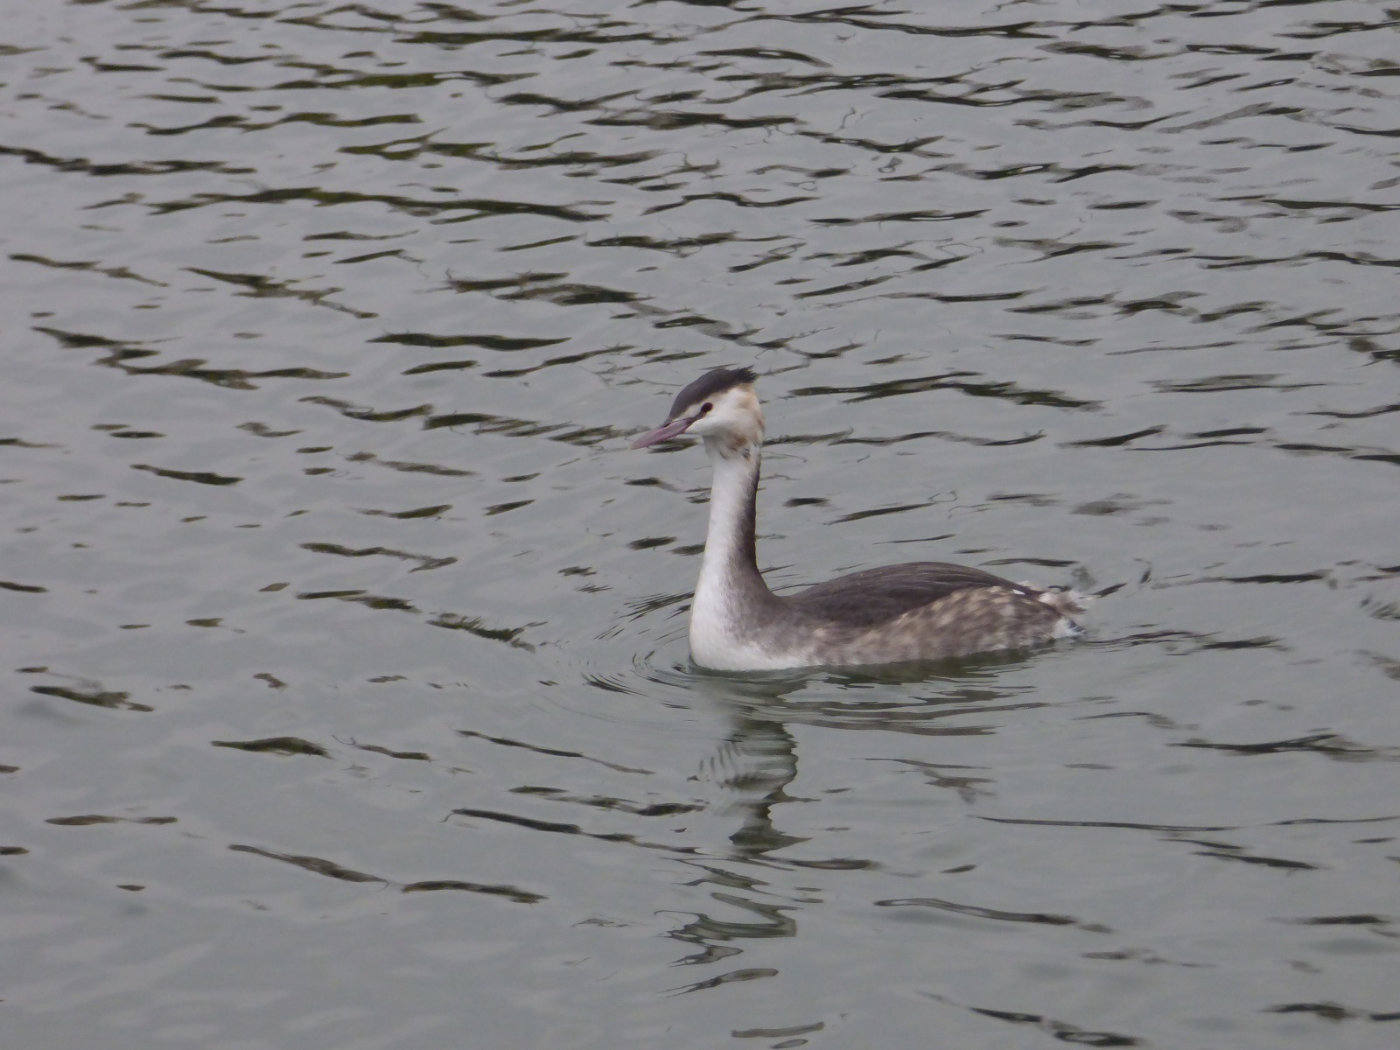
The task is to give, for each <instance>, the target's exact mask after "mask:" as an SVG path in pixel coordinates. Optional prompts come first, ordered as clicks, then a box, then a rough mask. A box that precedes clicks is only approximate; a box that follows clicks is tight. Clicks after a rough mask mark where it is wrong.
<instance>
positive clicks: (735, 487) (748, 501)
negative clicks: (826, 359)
mask: <svg viewBox="0 0 1400 1050" xmlns="http://www.w3.org/2000/svg"><path fill="white" fill-rule="evenodd" d="M756 379H757V377H756V376H755V375H754V373H753V372H752V371H751V370H749V369H747V368H735V369H730V368H716V369H714V370H713V371H710V372H707V373H706V374H705V375H703V376H701V377H700V378H699V379H697V380H695V382H693V383H691V384H690V385H689V386H687V387H686V388H685V389H684V390H682V391H681V392H680V394H679V395H678V396H677V397H676V400H675V401H674V403H673V404H672V405H671V411H670V412H669V413H668V414H667V416H666V421H665V422H664V423H663V424H662V425H661V426H659V427H657V428H656V429H655V430H652V431H650V432H648V433H646V434H643V435H642V436H641V437H639V438H637V440H636V441H634V442H633V443H632V447H633V448H644V447H646V446H647V445H654V444H656V443H657V442H660V441H664V440H666V439H667V438H673V437H678V436H679V435H681V434H685V433H691V434H697V435H699V436H700V437H702V438H703V439H704V442H705V452H706V453H707V454H708V455H709V457H710V462H711V463H712V464H713V465H714V479H713V482H712V483H711V488H710V523H709V531H708V532H707V534H706V536H705V554H704V558H703V559H702V561H701V566H700V580H699V582H698V583H697V584H696V586H695V600H694V602H693V603H692V605H691V610H690V652H691V657H692V658H693V659H694V661H695V663H696V664H698V665H700V666H701V667H707V668H711V669H714V670H720V671H759V670H779V669H784V668H797V667H817V666H826V667H854V666H871V665H877V664H892V663H905V662H916V661H927V660H940V659H947V658H950V657H958V656H969V655H972V654H974V653H985V652H993V651H997V650H1006V649H1021V648H1025V647H1028V646H1031V645H1037V644H1040V643H1043V642H1048V641H1051V640H1052V639H1054V638H1060V637H1065V636H1067V635H1072V634H1076V633H1078V632H1079V627H1078V625H1077V624H1075V622H1074V621H1073V620H1072V619H1071V618H1070V617H1071V615H1072V614H1074V613H1077V612H1079V611H1081V609H1080V606H1079V604H1078V602H1077V601H1076V600H1075V597H1074V596H1072V595H1070V594H1068V593H1060V592H1054V591H1043V590H1040V589H1038V588H1036V587H1031V586H1028V585H1027V584H1023V583H1012V582H1011V581H1010V580H1005V579H1002V578H1001V577H1000V576H994V575H992V574H991V573H989V572H983V571H982V570H981V569H972V568H967V567H965V566H962V565H950V564H947V563H946V562H908V563H906V564H903V565H887V566H884V567H882V568H878V569H866V570H864V571H862V572H854V573H851V574H850V575H848V576H840V577H838V578H836V579H834V580H828V581H827V582H825V583H819V584H816V585H814V586H811V587H808V588H806V589H804V590H801V591H798V592H796V593H794V594H791V595H777V594H774V593H773V592H772V591H770V590H769V589H768V585H767V584H766V583H765V582H764V580H763V575H762V574H761V573H760V572H759V571H758V561H757V557H756V554H755V550H754V535H755V515H756V506H755V505H756V501H757V495H758V476H759V461H760V459H761V450H762V446H763V409H762V407H761V406H760V405H759V402H758V395H757V394H756V393H755V391H754V383H755V381H756Z"/></svg>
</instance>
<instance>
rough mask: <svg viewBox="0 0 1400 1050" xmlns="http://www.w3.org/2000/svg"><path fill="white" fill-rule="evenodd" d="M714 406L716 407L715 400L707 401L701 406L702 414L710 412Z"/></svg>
mask: <svg viewBox="0 0 1400 1050" xmlns="http://www.w3.org/2000/svg"><path fill="white" fill-rule="evenodd" d="M714 407H715V406H714V404H713V402H710V401H706V402H705V403H704V404H703V405H701V406H700V414H701V415H702V416H703V415H704V414H705V413H706V412H708V411H709V410H710V409H712V408H714Z"/></svg>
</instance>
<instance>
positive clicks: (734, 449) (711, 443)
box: [632, 368, 763, 459]
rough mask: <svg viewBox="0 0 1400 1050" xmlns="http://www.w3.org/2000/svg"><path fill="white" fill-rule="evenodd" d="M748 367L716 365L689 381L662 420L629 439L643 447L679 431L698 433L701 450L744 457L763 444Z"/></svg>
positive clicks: (760, 417)
mask: <svg viewBox="0 0 1400 1050" xmlns="http://www.w3.org/2000/svg"><path fill="white" fill-rule="evenodd" d="M757 379H758V377H757V376H756V375H754V373H753V370H752V369H748V368H716V369H714V370H713V371H710V372H706V373H705V374H704V375H703V376H701V377H700V378H699V379H697V380H695V382H693V383H691V384H690V385H689V386H687V387H686V388H685V389H684V390H682V391H681V392H680V393H679V394H677V395H676V400H675V401H673V402H672V403H671V411H670V412H669V413H668V414H667V416H666V421H665V422H664V423H662V424H661V426H659V427H657V428H656V429H655V430H652V431H649V432H647V433H645V434H643V435H642V436H641V437H639V438H637V440H636V441H634V442H632V447H633V448H645V447H646V446H648V445H655V444H656V443H657V442H659V441H665V440H666V439H667V438H673V437H679V436H680V435H681V434H685V433H691V434H698V435H699V436H700V437H703V438H704V439H705V449H706V451H707V452H709V453H710V454H711V455H718V456H720V457H722V458H724V459H730V458H732V457H734V456H747V455H749V450H750V449H753V448H756V447H757V446H758V445H760V444H762V443H763V409H762V408H761V407H760V406H759V403H758V394H757V393H755V392H754V383H755V382H756V381H757Z"/></svg>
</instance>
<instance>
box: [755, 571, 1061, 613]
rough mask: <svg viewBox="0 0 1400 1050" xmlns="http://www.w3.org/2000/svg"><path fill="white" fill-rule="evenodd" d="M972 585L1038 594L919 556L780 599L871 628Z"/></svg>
mask: <svg viewBox="0 0 1400 1050" xmlns="http://www.w3.org/2000/svg"><path fill="white" fill-rule="evenodd" d="M977 587H1007V588H1010V589H1011V590H1013V591H1016V592H1018V593H1020V594H1024V595H1027V596H1028V597H1034V596H1035V595H1036V594H1038V593H1039V592H1038V591H1036V590H1035V589H1034V588H1030V587H1024V586H1022V585H1021V584H1019V583H1012V582H1011V581H1010V580H1007V579H1003V578H1002V577H1000V576H996V575H993V574H992V573H990V572H983V571H982V570H981V569H970V568H968V567H967V566H965V565H952V564H949V563H948V562H938V561H919V562H908V563H906V564H903V565H885V566H882V567H880V568H878V569H865V570H864V571H862V572H853V573H851V574H849V575H847V576H838V577H837V578H836V579H834V580H827V581H826V582H825V583H818V584H814V585H813V586H811V587H808V588H806V589H805V590H801V591H798V592H797V593H796V594H792V595H787V596H785V597H784V599H783V600H784V601H785V602H786V603H789V604H790V607H791V608H793V609H795V610H797V611H798V612H800V613H802V614H804V615H808V616H813V617H816V618H819V619H822V620H827V621H834V622H836V623H840V624H844V625H845V626H848V627H873V626H874V625H876V624H879V623H885V622H886V621H889V620H893V619H895V618H896V617H898V616H902V615H903V614H904V613H907V612H909V611H910V610H911V609H917V608H919V607H920V606H924V605H930V604H932V603H933V602H936V601H938V600H939V599H940V598H946V597H947V596H948V595H950V594H953V593H955V592H957V591H965V590H969V589H972V588H977Z"/></svg>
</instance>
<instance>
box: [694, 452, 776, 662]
mask: <svg viewBox="0 0 1400 1050" xmlns="http://www.w3.org/2000/svg"><path fill="white" fill-rule="evenodd" d="M705 451H706V452H707V453H708V454H709V457H710V462H711V463H712V464H713V465H714V480H713V481H712V482H711V485H710V524H709V529H708V531H707V532H706V534H705V555H704V558H703V559H702V560H701V564H700V580H699V582H698V583H696V585H695V600H694V602H693V603H692V605H691V607H690V649H691V653H692V655H694V656H695V658H696V659H697V660H698V661H699V662H700V663H702V664H704V665H705V666H707V667H717V668H723V667H725V666H728V665H729V664H730V662H731V661H732V660H733V659H734V657H735V656H736V655H737V654H738V653H739V652H740V651H741V650H744V649H746V648H747V644H746V642H745V640H744V639H745V634H746V632H745V631H744V626H745V624H748V623H751V622H752V620H753V619H754V618H756V617H757V616H759V615H760V614H761V611H762V610H763V608H764V607H765V606H766V605H767V604H768V603H770V602H772V601H773V600H774V599H773V595H772V592H771V591H769V590H768V586H767V584H765V583H764V582H763V577H762V576H761V575H760V574H759V571H758V564H757V561H756V559H755V554H754V519H755V501H756V496H757V489H758V472H759V462H760V459H761V453H760V446H759V445H757V444H746V445H744V446H743V447H742V448H741V449H738V450H730V449H724V448H722V447H721V446H720V445H719V444H718V442H712V441H711V440H709V439H707V440H706V442H705Z"/></svg>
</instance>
